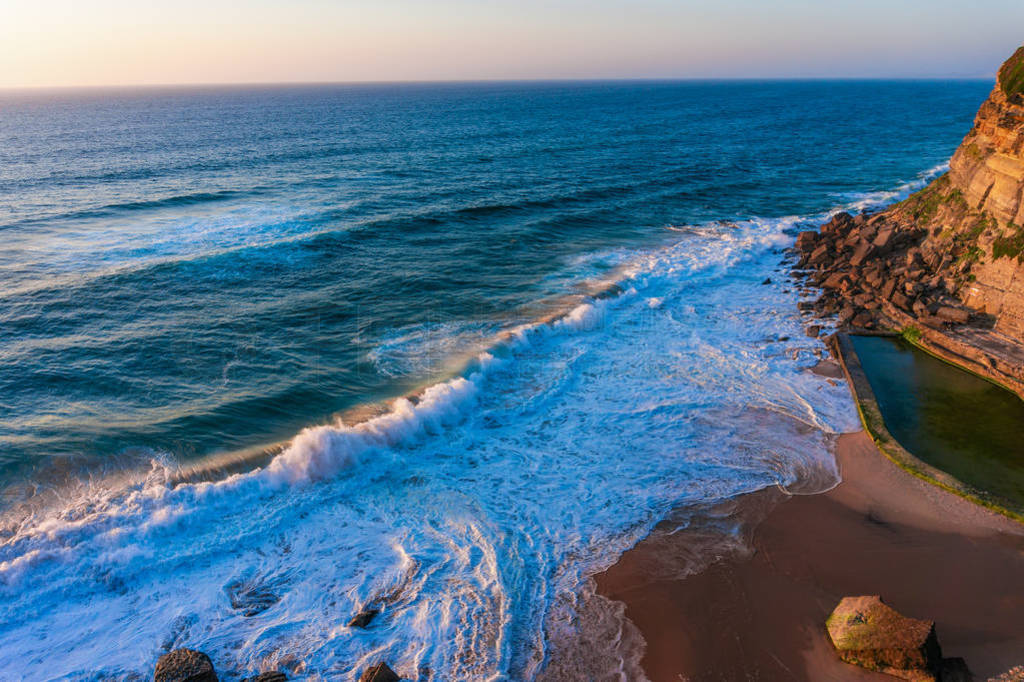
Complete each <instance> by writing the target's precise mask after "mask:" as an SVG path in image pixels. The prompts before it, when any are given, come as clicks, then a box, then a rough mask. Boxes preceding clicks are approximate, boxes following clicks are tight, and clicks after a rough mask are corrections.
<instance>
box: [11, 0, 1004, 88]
mask: <svg viewBox="0 0 1024 682" xmlns="http://www.w3.org/2000/svg"><path fill="white" fill-rule="evenodd" d="M982 4H986V5H992V7H991V8H990V9H989V10H988V11H986V10H983V9H981V8H978V9H977V10H976V11H974V12H970V13H964V12H962V11H961V10H960V8H958V7H953V6H952V5H951V6H950V7H948V8H943V7H941V6H939V7H936V5H935V4H934V3H929V4H927V5H926V4H925V3H924V2H917V1H913V2H909V1H908V2H905V3H902V5H901V8H893V7H892V6H891V5H887V4H885V3H882V2H880V1H876V0H865V1H864V2H860V3H856V4H854V3H849V4H848V5H847V6H844V3H839V4H830V6H828V7H823V6H821V4H817V3H810V2H803V1H802V0H785V1H782V2H778V3H771V6H770V7H769V6H767V4H765V3H758V2H755V1H754V0H722V1H721V2H718V3H715V4H714V6H708V3H698V2H692V1H690V2H668V1H667V0H643V1H641V2H625V1H623V0H616V1H611V0H592V1H591V2H581V1H579V0H564V1H563V2H560V3H550V2H548V3H544V2H539V1H537V0H521V1H520V2H497V1H494V2H469V1H468V0H439V1H437V2H426V1H423V0H377V1H376V2H371V1H369V0H349V1H343V2H329V1H327V0H296V1H295V2H291V3H282V2H270V1H269V0H253V1H252V2H249V3H246V4H245V7H244V9H241V8H240V5H241V3H237V4H236V3H229V2H226V1H225V0H207V1H206V2H200V1H198V0H181V1H179V2H175V3H170V2H152V1H151V2H144V1H137V2H129V1H128V0H93V1H91V2H87V3H85V2H74V1H72V0H54V1H52V2H43V1H32V2H30V1H26V0H6V2H4V3H3V4H2V6H0V87H39V86H79V85H133V84H173V83H247V82H248V83H252V82H317V81H379V80H449V79H455V80H459V79H467V80H472V79H508V78H524V79H536V78H702V77H705V78H730V77H829V76H835V77H844V76H868V77H870V76H879V77H887V76H891V77H908V76H909V77H913V76H966V77H970V76H988V75H991V74H992V73H994V70H995V67H996V66H997V65H998V64H999V63H1000V62H1001V60H1002V59H1003V58H1005V56H1006V55H1007V54H1009V53H1010V52H1012V50H1013V48H1015V47H1016V46H1017V44H1018V43H1019V42H1020V38H1021V37H1020V36H1019V35H1017V33H1018V31H1017V30H1016V29H1017V27H1019V26H1021V25H1024V3H1019V2H1016V1H1014V2H1008V1H1005V0H986V1H983V2H982ZM986 16H988V17H991V16H1001V17H1002V20H1001V21H999V22H991V21H989V24H990V25H988V26H985V25H984V22H983V17H986ZM922 17H927V18H926V19H925V18H922ZM972 17H976V18H972ZM972 22H973V23H972ZM975 23H976V24H978V25H974V24H975ZM911 25H912V27H911Z"/></svg>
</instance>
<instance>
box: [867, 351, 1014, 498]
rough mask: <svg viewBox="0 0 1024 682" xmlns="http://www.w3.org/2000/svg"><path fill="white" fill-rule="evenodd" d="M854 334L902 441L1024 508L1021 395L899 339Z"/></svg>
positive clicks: (896, 435)
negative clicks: (1019, 396)
mask: <svg viewBox="0 0 1024 682" xmlns="http://www.w3.org/2000/svg"><path fill="white" fill-rule="evenodd" d="M852 341H853V346H854V349H855V350H856V351H857V355H858V356H859V357H860V362H861V365H862V366H863V367H864V372H865V374H867V377H868V382H869V383H870V384H871V389H872V390H873V391H874V392H875V397H876V399H877V400H878V406H879V408H880V409H881V412H882V418H883V419H884V420H885V425H886V427H888V429H889V432H890V433H891V434H892V435H893V437H894V438H896V440H897V441H899V443H900V444H901V445H902V446H903V447H904V448H906V449H907V450H909V451H910V452H911V453H913V454H914V455H916V456H917V457H919V458H920V459H921V460H923V461H925V462H927V463H928V464H931V465H932V466H934V467H936V468H938V469H941V470H943V471H945V472H947V473H949V474H952V475H953V476H955V477H956V478H958V479H960V480H961V481H963V482H964V483H968V484H970V485H972V486H974V487H976V488H980V489H982V490H985V491H988V492H990V493H993V494H994V495H996V496H998V497H1001V498H1004V499H1005V500H1006V501H1008V502H1010V503H1011V504H1012V505H1014V506H1016V507H1017V508H1021V507H1024V401H1021V400H1020V399H1019V398H1018V397H1017V396H1016V395H1014V394H1013V393H1011V392H1010V391H1007V390H1006V389H1004V388H1001V387H999V386H997V385H996V384H994V383H992V382H990V381H987V380H985V379H982V378H980V377H978V376H975V375H974V374H971V373H969V372H966V371H964V370H962V369H959V368H957V367H954V366H953V365H950V364H947V363H945V362H943V361H941V360H939V359H937V358H935V357H932V356H931V355H929V354H928V353H925V352H924V351H921V350H919V349H917V348H915V347H914V346H912V345H911V344H909V343H907V342H906V341H905V340H903V339H902V338H899V337H884V336H853V337H852Z"/></svg>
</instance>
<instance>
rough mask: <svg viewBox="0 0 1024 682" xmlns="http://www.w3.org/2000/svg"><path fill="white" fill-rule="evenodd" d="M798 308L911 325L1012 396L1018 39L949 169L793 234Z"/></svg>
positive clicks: (1023, 325) (1023, 153) (1021, 140)
mask: <svg viewBox="0 0 1024 682" xmlns="http://www.w3.org/2000/svg"><path fill="white" fill-rule="evenodd" d="M796 250H797V252H798V254H799V260H798V261H797V263H796V267H795V269H794V272H795V274H796V275H797V276H798V277H800V278H803V279H805V280H806V281H807V282H808V283H810V284H812V285H814V286H816V287H818V288H819V289H820V290H821V292H822V293H821V296H820V297H819V298H818V299H817V300H816V301H814V302H809V303H802V304H801V306H802V307H803V308H804V309H805V310H806V311H807V312H809V313H811V312H814V311H816V312H817V313H819V314H821V315H823V316H826V317H828V318H829V319H835V318H838V320H839V323H840V325H844V326H850V327H854V328H866V329H875V328H884V329H896V330H904V331H905V332H906V331H909V332H911V333H913V334H914V335H915V336H916V337H918V338H919V339H921V342H922V343H923V344H924V345H926V346H928V347H929V348H930V349H931V350H933V351H934V352H936V353H938V354H940V355H944V356H945V357H947V358H950V359H953V360H954V361H957V362H961V363H962V364H964V363H967V364H971V366H972V368H973V369H975V371H978V372H980V373H982V374H987V375H989V376H993V377H994V378H997V379H998V380H1000V381H1006V382H1008V383H1009V384H1012V385H1013V386H1015V387H1016V388H1017V389H1019V390H1020V392H1021V395H1022V396H1024V47H1022V48H1020V49H1019V50H1017V52H1016V53H1015V54H1014V55H1013V56H1012V57H1010V59H1009V60H1007V61H1006V63H1005V64H1003V66H1002V68H1001V69H1000V70H999V77H998V78H997V80H996V85H995V87H994V88H993V90H992V92H991V94H990V95H989V97H988V99H987V100H986V101H985V103H984V104H982V106H981V108H980V109H979V110H978V114H977V117H976V118H975V121H974V126H973V127H972V128H971V130H970V131H969V132H968V133H967V136H966V137H965V138H964V140H963V142H962V143H961V144H960V146H959V147H958V148H957V150H956V153H955V154H954V155H953V158H952V160H951V161H950V171H949V173H946V174H945V175H943V176H941V177H939V178H937V179H936V180H935V181H934V182H932V183H931V184H930V185H928V186H927V187H925V188H924V189H922V190H921V191H920V192H917V193H916V194H914V195H912V196H910V197H909V198H907V199H906V200H905V201H903V202H900V203H899V204H895V205H894V206H892V207H890V208H888V209H887V210H885V211H882V212H880V213H875V214H871V215H867V214H861V215H858V216H850V215H848V214H845V213H840V214H839V215H837V216H835V217H834V218H833V219H832V220H831V221H829V222H828V223H827V224H825V225H823V226H822V227H821V229H820V230H811V231H808V232H802V233H801V234H800V236H799V238H798V239H797V243H796Z"/></svg>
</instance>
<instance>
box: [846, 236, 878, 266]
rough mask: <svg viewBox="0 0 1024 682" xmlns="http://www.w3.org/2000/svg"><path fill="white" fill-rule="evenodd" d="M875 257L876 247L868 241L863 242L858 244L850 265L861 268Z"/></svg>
mask: <svg viewBox="0 0 1024 682" xmlns="http://www.w3.org/2000/svg"><path fill="white" fill-rule="evenodd" d="M874 255H875V245H874V244H872V243H871V242H868V241H861V242H859V243H858V244H857V250H856V251H854V252H853V257H852V258H851V259H850V265H852V266H853V267H855V268H859V267H860V266H861V265H863V263H864V262H865V261H866V260H868V259H869V258H871V257H872V256H874Z"/></svg>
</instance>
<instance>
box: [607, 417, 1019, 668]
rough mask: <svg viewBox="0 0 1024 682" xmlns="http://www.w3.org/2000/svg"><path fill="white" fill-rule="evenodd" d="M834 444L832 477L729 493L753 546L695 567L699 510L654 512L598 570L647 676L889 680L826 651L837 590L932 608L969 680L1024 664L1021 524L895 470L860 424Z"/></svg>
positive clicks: (703, 536)
mask: <svg viewBox="0 0 1024 682" xmlns="http://www.w3.org/2000/svg"><path fill="white" fill-rule="evenodd" d="M836 449H837V459H838V462H839V465H840V468H841V472H842V478H843V480H842V483H840V484H839V485H838V486H837V487H835V488H834V489H832V490H831V491H829V492H826V493H822V494H812V495H795V496H789V495H787V494H785V493H783V492H782V491H778V490H769V491H762V492H760V493H755V494H753V495H749V496H747V497H745V498H743V499H741V500H738V501H737V502H736V503H735V504H737V505H738V506H739V508H740V512H739V513H740V516H741V517H742V518H743V519H744V523H745V524H746V528H745V529H741V530H740V531H739V532H738V534H737V537H738V538H740V539H742V538H744V537H746V538H748V542H749V544H747V543H742V542H739V543H738V542H735V541H733V542H732V543H731V546H730V544H729V543H726V544H723V545H722V548H721V551H720V552H719V560H718V561H716V562H715V563H713V564H712V565H711V566H709V567H707V568H705V569H704V570H701V571H699V572H697V573H696V574H693V575H689V576H687V575H685V574H686V572H687V571H688V570H689V568H688V567H687V566H684V565H680V564H679V560H678V557H680V556H687V549H686V548H687V547H689V546H692V545H693V544H695V543H697V544H702V545H705V546H706V545H707V544H708V537H709V535H708V532H707V529H706V528H705V527H702V524H701V522H699V521H698V522H697V523H695V524H691V525H690V526H689V527H687V528H686V529H684V530H678V531H676V532H672V531H671V528H672V526H671V524H662V527H661V528H660V529H659V530H658V531H656V532H655V533H653V534H652V535H651V536H650V537H649V538H648V539H646V540H644V541H643V542H641V543H640V544H639V545H638V546H637V547H635V548H634V549H633V550H631V551H630V552H628V553H627V554H626V555H624V556H623V558H622V559H621V560H620V561H619V562H618V563H617V564H616V565H615V566H613V567H612V568H611V569H610V570H608V571H607V572H606V573H604V574H602V575H600V576H598V578H597V582H598V586H599V591H600V593H601V594H603V595H605V596H606V597H609V598H611V599H616V600H620V601H622V602H624V603H625V604H626V615H627V616H628V617H629V618H630V619H631V620H632V622H633V623H634V624H635V625H636V626H637V627H638V628H639V629H640V630H641V632H642V633H643V636H644V638H645V640H646V642H647V649H646V652H645V655H644V658H643V661H642V665H643V667H644V670H645V671H646V673H647V675H648V676H649V677H650V679H651V680H653V681H654V682H661V681H667V680H675V681H677V680H857V679H879V680H883V679H892V678H891V677H888V676H885V675H880V674H875V673H868V672H866V671H862V670H860V669H859V668H856V667H853V666H850V665H847V664H845V663H842V662H841V661H839V659H838V658H837V656H836V655H835V653H834V651H833V649H832V647H831V644H830V643H829V641H828V639H827V635H826V633H825V628H824V622H825V619H826V617H827V615H828V614H829V613H830V611H831V610H832V608H834V607H835V605H836V604H837V603H838V601H839V599H840V598H841V597H843V596H847V595H869V594H878V595H881V596H882V598H883V600H885V601H886V602H887V603H888V604H889V605H890V606H892V607H894V608H896V609H897V610H899V611H900V612H902V613H903V614H905V615H908V616H913V617H916V618H925V619H930V620H934V621H935V622H936V629H937V633H938V637H939V642H940V644H941V645H942V650H943V655H944V656H946V657H954V656H960V657H963V658H964V659H965V660H966V661H967V664H968V665H969V666H970V668H971V671H972V672H973V673H974V675H975V678H976V679H987V678H988V677H990V676H993V675H997V674H1000V673H1002V672H1004V671H1006V670H1007V669H1009V668H1011V667H1012V666H1014V665H1020V664H1022V663H1024V627H1022V621H1021V613H1024V581H1022V580H1021V576H1022V575H1024V526H1022V525H1020V524H1017V523H1015V522H1013V521H1011V520H1009V519H1006V518H1004V517H1002V516H998V515H996V514H994V513H992V512H989V511H987V510H985V509H983V508H981V507H978V506H976V505H974V504H972V503H970V502H968V501H966V500H963V499H961V498H959V497H956V496H955V495H952V494H950V493H947V492H945V491H943V490H941V489H939V488H936V487H934V486H932V485H930V484H928V483H925V482H924V481H921V480H919V479H917V478H915V477H914V476H912V475H911V474H908V473H906V472H905V471H903V470H901V469H899V468H898V467H896V466H895V465H894V464H893V463H892V462H890V461H889V460H888V459H886V457H885V456H884V455H882V454H881V453H880V452H879V451H878V449H877V448H876V447H875V445H874V443H873V442H872V441H871V440H870V438H869V437H868V436H867V435H866V434H865V433H864V432H857V433H851V434H844V435H842V436H840V437H839V439H838V442H837V448H836ZM713 516H714V515H712V517H713ZM759 519H763V520H759ZM742 544H747V547H746V549H742V548H740V547H738V545H742ZM673 562H675V563H676V564H677V566H676V567H675V568H676V569H677V570H675V571H673V565H672V564H673ZM682 563H684V564H685V562H682Z"/></svg>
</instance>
